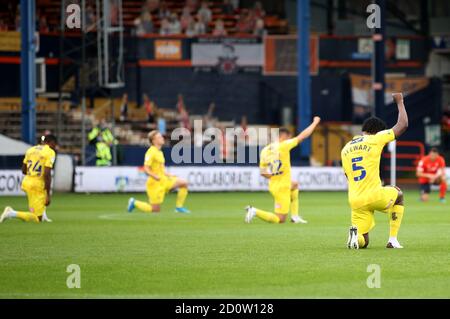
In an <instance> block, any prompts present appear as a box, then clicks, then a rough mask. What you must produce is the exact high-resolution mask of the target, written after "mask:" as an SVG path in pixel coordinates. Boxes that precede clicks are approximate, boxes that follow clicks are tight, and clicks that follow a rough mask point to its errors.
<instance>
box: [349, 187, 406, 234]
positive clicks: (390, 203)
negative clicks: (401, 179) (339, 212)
mask: <svg viewBox="0 0 450 319" xmlns="http://www.w3.org/2000/svg"><path fill="white" fill-rule="evenodd" d="M380 192H381V199H379V200H377V201H375V202H373V203H370V204H367V205H364V206H362V207H359V208H357V209H352V225H353V226H356V227H358V233H360V234H366V233H368V232H369V231H370V230H371V229H372V228H373V227H374V226H375V219H374V216H373V215H374V212H375V211H379V212H382V213H390V212H391V211H392V208H393V207H394V204H395V201H396V200H397V197H398V190H397V188H395V187H394V186H385V187H382V188H381V190H380Z"/></svg>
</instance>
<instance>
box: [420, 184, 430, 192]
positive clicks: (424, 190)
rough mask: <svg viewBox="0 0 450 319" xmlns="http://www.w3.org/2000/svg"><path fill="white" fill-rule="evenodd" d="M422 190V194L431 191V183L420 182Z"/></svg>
mask: <svg viewBox="0 0 450 319" xmlns="http://www.w3.org/2000/svg"><path fill="white" fill-rule="evenodd" d="M420 192H421V193H422V194H429V193H430V192H431V185H430V183H425V184H420Z"/></svg>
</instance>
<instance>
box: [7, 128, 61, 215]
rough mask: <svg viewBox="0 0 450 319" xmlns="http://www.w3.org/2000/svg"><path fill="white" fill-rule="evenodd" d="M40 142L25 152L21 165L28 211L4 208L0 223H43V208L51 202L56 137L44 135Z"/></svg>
mask: <svg viewBox="0 0 450 319" xmlns="http://www.w3.org/2000/svg"><path fill="white" fill-rule="evenodd" d="M41 141H42V142H41V144H40V145H36V146H33V147H31V148H29V149H28V150H27V152H26V154H25V158H24V160H23V163H22V173H23V174H24V175H25V177H24V179H23V181H22V189H23V191H24V192H25V193H26V194H27V197H28V209H29V211H27V212H25V211H16V210H14V209H12V208H11V207H6V208H5V210H4V211H3V214H2V215H1V217H0V223H1V222H3V221H4V220H5V219H9V218H18V219H21V220H23V221H26V222H36V223H39V222H41V221H43V216H44V214H45V207H46V206H48V205H50V201H51V200H50V198H51V194H50V189H51V183H52V175H51V171H52V168H53V164H54V162H55V157H56V154H55V150H56V137H55V136H53V135H46V136H43V137H42V139H41Z"/></svg>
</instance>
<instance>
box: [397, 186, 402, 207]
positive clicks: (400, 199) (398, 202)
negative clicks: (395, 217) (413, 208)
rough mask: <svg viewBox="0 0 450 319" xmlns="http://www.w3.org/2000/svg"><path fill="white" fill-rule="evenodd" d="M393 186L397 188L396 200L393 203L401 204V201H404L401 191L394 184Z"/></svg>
mask: <svg viewBox="0 0 450 319" xmlns="http://www.w3.org/2000/svg"><path fill="white" fill-rule="evenodd" d="M395 188H396V189H397V190H398V196H397V200H396V201H395V205H403V201H404V197H403V192H402V190H401V189H400V188H398V187H397V186H395Z"/></svg>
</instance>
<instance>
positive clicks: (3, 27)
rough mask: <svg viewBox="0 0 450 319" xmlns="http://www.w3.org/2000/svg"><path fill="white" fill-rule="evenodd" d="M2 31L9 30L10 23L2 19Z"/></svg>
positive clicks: (0, 24)
mask: <svg viewBox="0 0 450 319" xmlns="http://www.w3.org/2000/svg"><path fill="white" fill-rule="evenodd" d="M0 31H8V25H7V24H6V23H5V21H3V20H1V19H0Z"/></svg>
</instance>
